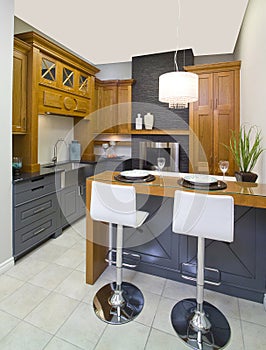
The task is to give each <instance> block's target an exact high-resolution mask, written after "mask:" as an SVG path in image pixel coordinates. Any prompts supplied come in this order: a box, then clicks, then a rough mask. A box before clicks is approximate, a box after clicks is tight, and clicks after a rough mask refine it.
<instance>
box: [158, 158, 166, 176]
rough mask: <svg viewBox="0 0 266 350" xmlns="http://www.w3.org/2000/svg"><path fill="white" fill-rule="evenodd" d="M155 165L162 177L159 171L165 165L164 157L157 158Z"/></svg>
mask: <svg viewBox="0 0 266 350" xmlns="http://www.w3.org/2000/svg"><path fill="white" fill-rule="evenodd" d="M157 166H158V169H159V173H160V177H162V173H161V171H162V170H163V167H164V166H165V158H164V157H159V158H157Z"/></svg>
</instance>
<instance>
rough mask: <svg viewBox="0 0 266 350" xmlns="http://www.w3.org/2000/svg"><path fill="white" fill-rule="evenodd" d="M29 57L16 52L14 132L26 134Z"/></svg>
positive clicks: (13, 108)
mask: <svg viewBox="0 0 266 350" xmlns="http://www.w3.org/2000/svg"><path fill="white" fill-rule="evenodd" d="M26 93H27V55H26V54H24V53H22V52H20V51H17V50H14V55H13V100H12V132H13V133H18V134H22V133H26V115H27V95H26Z"/></svg>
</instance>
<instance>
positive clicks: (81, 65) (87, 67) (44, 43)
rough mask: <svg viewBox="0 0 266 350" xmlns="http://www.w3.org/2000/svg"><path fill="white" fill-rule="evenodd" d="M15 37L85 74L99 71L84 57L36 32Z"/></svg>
mask: <svg viewBox="0 0 266 350" xmlns="http://www.w3.org/2000/svg"><path fill="white" fill-rule="evenodd" d="M16 37H17V38H20V39H21V40H23V41H25V42H27V43H29V44H31V45H32V46H34V47H36V48H38V49H39V50H40V51H41V52H44V53H46V54H48V55H49V56H52V57H54V58H55V59H60V60H61V61H63V62H66V63H68V64H69V65H70V66H74V67H75V68H77V69H79V70H81V71H83V72H86V73H87V74H96V73H98V72H99V71H100V70H99V69H98V68H96V67H95V66H93V65H92V64H90V63H88V62H87V61H85V60H84V59H82V58H80V57H78V56H76V55H75V54H73V53H71V52H69V51H68V50H67V49H64V48H63V47H61V46H58V45H60V44H59V43H58V44H55V43H53V42H52V41H50V40H49V39H47V38H45V37H43V36H41V35H40V34H37V33H36V32H33V31H32V32H26V33H21V34H16Z"/></svg>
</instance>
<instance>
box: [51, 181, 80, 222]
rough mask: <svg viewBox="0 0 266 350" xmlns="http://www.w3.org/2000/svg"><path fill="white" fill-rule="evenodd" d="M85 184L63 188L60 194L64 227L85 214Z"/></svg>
mask: <svg viewBox="0 0 266 350" xmlns="http://www.w3.org/2000/svg"><path fill="white" fill-rule="evenodd" d="M84 187H85V186H83V185H81V186H70V187H66V188H64V189H62V190H61V191H60V194H59V195H58V199H59V205H60V211H61V216H62V222H61V225H62V228H65V227H66V226H68V225H70V224H71V223H73V222H74V221H76V220H77V219H79V218H80V217H82V216H84V215H85V200H84V197H83V194H84V193H86V191H85V188H84Z"/></svg>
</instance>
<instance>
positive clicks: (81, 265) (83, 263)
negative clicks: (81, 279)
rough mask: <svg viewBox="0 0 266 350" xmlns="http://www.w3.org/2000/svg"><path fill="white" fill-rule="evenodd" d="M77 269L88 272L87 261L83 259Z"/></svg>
mask: <svg viewBox="0 0 266 350" xmlns="http://www.w3.org/2000/svg"><path fill="white" fill-rule="evenodd" d="M76 270H77V271H81V272H84V273H85V272H86V261H85V260H84V261H82V263H81V264H79V265H78V266H77V267H76Z"/></svg>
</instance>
